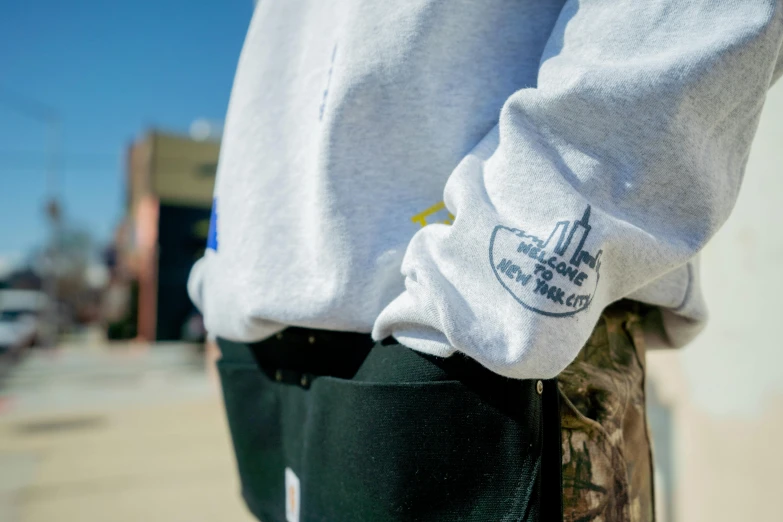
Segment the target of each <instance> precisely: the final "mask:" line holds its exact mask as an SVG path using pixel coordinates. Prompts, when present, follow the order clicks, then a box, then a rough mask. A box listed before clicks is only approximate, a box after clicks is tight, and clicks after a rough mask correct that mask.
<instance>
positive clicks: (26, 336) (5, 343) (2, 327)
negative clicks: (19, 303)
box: [0, 310, 38, 355]
mask: <svg viewBox="0 0 783 522" xmlns="http://www.w3.org/2000/svg"><path fill="white" fill-rule="evenodd" d="M37 333H38V332H37V319H36V317H35V316H34V315H32V314H29V313H24V312H14V311H7V310H6V311H3V312H0V355H4V354H12V355H13V354H18V353H19V352H21V351H22V350H23V349H25V348H27V347H30V346H33V345H34V344H35V342H36V338H37Z"/></svg>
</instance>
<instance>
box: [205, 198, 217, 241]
mask: <svg viewBox="0 0 783 522" xmlns="http://www.w3.org/2000/svg"><path fill="white" fill-rule="evenodd" d="M202 230H203V229H202ZM207 248H211V249H212V250H214V251H215V252H217V249H218V237H217V198H215V199H213V200H212V215H211V216H210V217H209V232H208V233H207Z"/></svg>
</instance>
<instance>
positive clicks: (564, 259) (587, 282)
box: [489, 205, 602, 317]
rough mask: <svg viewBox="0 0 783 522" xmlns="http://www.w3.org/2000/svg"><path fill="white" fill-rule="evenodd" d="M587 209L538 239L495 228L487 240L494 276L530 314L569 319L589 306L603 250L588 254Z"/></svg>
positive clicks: (534, 236)
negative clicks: (572, 219) (579, 217)
mask: <svg viewBox="0 0 783 522" xmlns="http://www.w3.org/2000/svg"><path fill="white" fill-rule="evenodd" d="M590 228H591V227H590V206H589V205H588V206H587V209H585V212H584V215H582V218H581V219H579V220H578V221H558V222H557V223H556V224H555V227H554V229H553V230H552V232H551V233H550V234H549V237H547V238H546V239H542V238H539V237H537V236H536V235H534V234H530V233H528V232H526V231H524V230H519V229H516V228H509V227H504V226H502V225H498V226H496V227H495V230H493V231H492V237H491V239H490V241H489V262H490V263H491V264H492V270H493V271H494V272H495V276H496V277H497V278H498V281H500V284H501V285H503V288H505V289H506V290H508V293H510V294H511V295H512V296H513V297H514V299H516V300H517V302H519V304H521V305H522V306H524V307H525V308H527V309H528V310H531V311H533V312H536V313H539V314H542V315H547V316H551V317H567V316H571V315H574V314H576V313H578V312H581V311H582V310H585V309H586V308H587V307H588V306H590V302H591V301H592V300H593V295H594V294H595V290H596V288H597V287H598V279H599V277H600V276H599V271H600V269H601V252H602V251H601V250H599V251H598V252H597V253H596V254H595V255H593V254H592V253H590V252H589V251H587V250H586V248H585V245H586V243H587V238H588V236H589V235H590Z"/></svg>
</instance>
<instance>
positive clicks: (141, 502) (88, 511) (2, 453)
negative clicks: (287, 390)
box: [0, 341, 252, 522]
mask: <svg viewBox="0 0 783 522" xmlns="http://www.w3.org/2000/svg"><path fill="white" fill-rule="evenodd" d="M238 491H239V486H238V484H237V481H236V477H235V473H234V461H233V456H232V455H231V449H230V444H229V440H228V434H227V429H226V425H225V420H224V418H223V412H222V407H221V404H220V400H219V396H218V392H217V386H216V384H215V382H214V381H213V380H210V379H209V378H208V373H207V372H206V371H205V366H204V359H203V357H202V356H201V355H199V354H198V353H197V352H196V351H194V350H193V348H192V347H189V346H187V345H158V346H152V347H148V348H146V349H145V348H139V347H134V346H130V345H126V346H113V347H109V346H106V345H103V344H100V343H95V342H92V343H91V342H79V341H76V342H71V343H70V344H67V345H66V346H64V347H63V348H61V349H58V350H57V351H53V352H47V351H33V352H32V353H31V354H30V355H29V356H28V357H27V358H26V359H25V360H23V361H22V362H21V363H20V364H19V365H17V366H15V367H14V368H13V369H11V371H9V372H7V373H6V375H5V377H4V378H3V381H2V382H0V521H2V522H39V521H40V522H44V521H46V522H50V521H55V520H56V521H58V522H77V521H78V522H92V521H95V522H98V521H100V522H105V521H107V520H111V521H118V522H124V521H128V522H135V521H143V522H157V521H161V522H163V521H166V522H171V521H175V522H176V521H183V522H199V521H221V522H222V521H237V522H250V521H251V520H252V518H251V517H250V515H249V514H248V513H247V511H246V509H245V508H244V505H243V504H242V502H241V500H240V498H239V494H238Z"/></svg>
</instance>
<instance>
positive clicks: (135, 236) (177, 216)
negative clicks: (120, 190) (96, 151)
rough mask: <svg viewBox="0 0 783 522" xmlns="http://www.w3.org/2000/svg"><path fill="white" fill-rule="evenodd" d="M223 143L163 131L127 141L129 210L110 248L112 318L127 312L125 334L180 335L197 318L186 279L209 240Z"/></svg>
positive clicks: (155, 337) (151, 337) (170, 337)
mask: <svg viewBox="0 0 783 522" xmlns="http://www.w3.org/2000/svg"><path fill="white" fill-rule="evenodd" d="M219 151H220V144H219V142H218V141H215V140H194V139H191V138H190V137H187V136H181V135H175V134H169V133H164V132H159V131H150V132H148V133H146V134H145V135H143V136H142V137H140V138H139V139H137V140H136V141H135V142H133V143H132V144H131V145H130V147H129V149H128V155H127V160H128V163H127V180H126V181H127V201H126V215H125V219H124V221H123V223H122V224H121V226H120V227H119V228H118V230H117V234H116V238H115V244H114V247H113V249H112V250H111V251H110V252H107V254H106V256H107V259H110V260H111V262H110V265H111V266H112V281H111V287H112V288H113V291H110V292H109V295H112V301H113V303H112V306H111V307H109V308H111V309H112V310H113V314H114V316H115V317H112V318H110V322H111V321H112V320H113V321H115V322H116V321H117V320H118V317H119V316H123V317H124V318H125V319H124V320H125V321H126V323H128V324H126V325H125V326H124V327H123V328H124V329H123V328H120V330H119V331H124V332H126V333H127V334H129V335H126V336H134V335H135V336H136V337H138V338H140V339H143V340H148V341H152V340H157V341H167V340H178V339H181V338H182V337H183V329H184V328H186V326H187V325H188V324H192V322H193V321H192V320H193V317H194V316H195V314H196V310H195V309H194V307H193V305H192V304H191V302H190V299H189V298H188V295H187V279H188V274H189V272H190V268H191V267H192V266H193V263H194V262H195V261H196V260H197V259H198V258H199V257H201V255H202V254H203V252H204V247H205V245H206V237H207V233H208V230H209V216H210V208H211V206H212V190H213V186H214V182H215V171H216V168H217V161H218V154H219ZM118 303H125V305H126V306H125V308H126V309H125V310H120V309H121V308H122V306H120V305H118ZM110 336H111V332H110Z"/></svg>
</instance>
